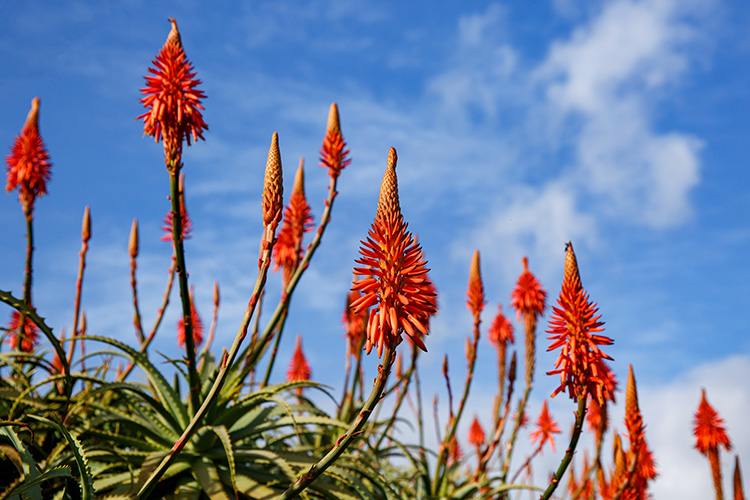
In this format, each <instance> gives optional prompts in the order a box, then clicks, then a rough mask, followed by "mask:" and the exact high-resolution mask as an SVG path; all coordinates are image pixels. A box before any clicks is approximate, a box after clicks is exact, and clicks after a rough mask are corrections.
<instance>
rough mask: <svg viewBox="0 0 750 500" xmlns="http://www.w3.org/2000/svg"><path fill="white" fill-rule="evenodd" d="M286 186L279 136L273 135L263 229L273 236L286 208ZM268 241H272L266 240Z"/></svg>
mask: <svg viewBox="0 0 750 500" xmlns="http://www.w3.org/2000/svg"><path fill="white" fill-rule="evenodd" d="M283 197H284V184H283V179H282V170H281V152H280V151H279V134H277V133H276V132H274V133H273V136H272V137H271V146H270V148H269V149H268V159H267V160H266V173H265V177H264V179H263V227H264V228H266V231H270V232H271V235H273V233H274V232H275V231H276V228H277V227H278V225H279V222H280V221H281V211H282V210H283V208H284V199H283ZM266 241H271V239H270V238H266Z"/></svg>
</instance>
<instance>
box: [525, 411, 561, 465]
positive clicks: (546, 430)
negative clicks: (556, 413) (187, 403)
mask: <svg viewBox="0 0 750 500" xmlns="http://www.w3.org/2000/svg"><path fill="white" fill-rule="evenodd" d="M559 433H560V427H559V426H558V425H557V422H555V420H554V419H553V418H552V416H551V415H550V414H549V410H548V409H547V400H546V399H545V400H544V403H542V411H541V413H539V419H538V420H537V421H536V430H534V431H532V432H530V433H529V437H530V438H531V444H534V443H536V442H537V440H538V441H539V445H538V446H539V449H540V450H541V449H542V446H544V443H546V442H547V441H549V445H550V447H551V448H552V451H553V452H554V451H555V437H554V436H553V434H559Z"/></svg>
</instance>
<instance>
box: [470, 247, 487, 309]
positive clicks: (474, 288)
mask: <svg viewBox="0 0 750 500" xmlns="http://www.w3.org/2000/svg"><path fill="white" fill-rule="evenodd" d="M485 304H486V302H485V301H484V286H483V285H482V273H481V271H480V269H479V250H474V255H473V257H472V258H471V269H470V270H469V289H468V291H467V292H466V307H468V308H469V311H471V314H472V315H473V316H474V321H478V320H479V315H480V314H481V312H482V309H484V306H485Z"/></svg>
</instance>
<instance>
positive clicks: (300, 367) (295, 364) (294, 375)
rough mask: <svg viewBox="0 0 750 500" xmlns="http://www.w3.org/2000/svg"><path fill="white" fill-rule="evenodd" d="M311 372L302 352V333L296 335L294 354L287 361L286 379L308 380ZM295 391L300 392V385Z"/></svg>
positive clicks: (291, 380)
mask: <svg viewBox="0 0 750 500" xmlns="http://www.w3.org/2000/svg"><path fill="white" fill-rule="evenodd" d="M311 374H312V372H311V371H310V364H309V363H308V362H307V358H306V357H305V353H304V352H302V335H297V342H296V344H295V346H294V354H292V359H291V360H290V361H289V370H287V372H286V380H287V382H298V381H304V380H310V375H311ZM297 393H298V394H302V387H298V388H297Z"/></svg>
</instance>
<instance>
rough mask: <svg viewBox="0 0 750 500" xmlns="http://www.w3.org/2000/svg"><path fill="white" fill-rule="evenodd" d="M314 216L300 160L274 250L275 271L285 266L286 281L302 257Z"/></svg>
mask: <svg viewBox="0 0 750 500" xmlns="http://www.w3.org/2000/svg"><path fill="white" fill-rule="evenodd" d="M312 225H313V217H312V215H311V214H310V205H308V204H307V198H306V197H305V171H304V160H300V164H299V168H298V169H297V173H296V175H295V177H294V188H293V189H292V196H291V197H290V198H289V204H288V205H287V206H286V209H285V210H284V218H283V223H282V225H281V230H280V231H279V235H278V237H277V239H276V244H275V245H274V250H273V261H274V268H273V270H274V272H275V271H278V270H279V268H280V267H282V266H283V267H284V283H288V282H289V280H290V279H291V274H292V272H293V271H294V270H295V269H296V268H297V264H298V263H299V261H300V260H301V259H302V236H303V235H304V234H305V233H306V232H308V231H310V230H311V229H312Z"/></svg>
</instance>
